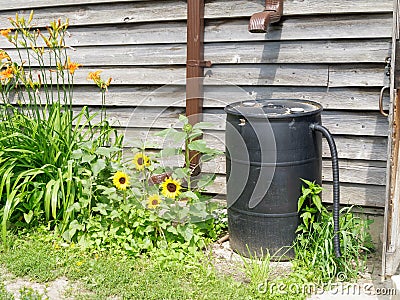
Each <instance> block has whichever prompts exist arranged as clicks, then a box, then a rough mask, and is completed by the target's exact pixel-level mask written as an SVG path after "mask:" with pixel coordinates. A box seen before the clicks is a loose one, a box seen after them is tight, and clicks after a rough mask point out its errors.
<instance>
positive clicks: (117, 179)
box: [113, 171, 129, 191]
mask: <svg viewBox="0 0 400 300" xmlns="http://www.w3.org/2000/svg"><path fill="white" fill-rule="evenodd" d="M113 183H114V185H115V187H116V188H117V189H119V190H123V191H124V190H126V188H127V187H128V186H129V176H128V175H127V174H126V173H124V172H121V171H117V172H116V173H115V174H114V177H113Z"/></svg>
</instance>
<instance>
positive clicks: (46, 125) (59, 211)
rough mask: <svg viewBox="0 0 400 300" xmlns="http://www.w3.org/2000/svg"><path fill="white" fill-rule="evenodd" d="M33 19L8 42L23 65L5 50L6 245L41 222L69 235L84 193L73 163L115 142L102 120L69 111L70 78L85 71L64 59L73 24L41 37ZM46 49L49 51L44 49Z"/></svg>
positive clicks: (1, 143) (0, 192)
mask: <svg viewBox="0 0 400 300" xmlns="http://www.w3.org/2000/svg"><path fill="white" fill-rule="evenodd" d="M32 17H33V14H31V15H30V17H29V19H28V20H25V19H24V18H23V17H19V16H18V15H16V18H15V19H10V22H11V24H12V26H13V27H14V28H13V29H12V30H11V32H10V33H9V34H8V35H7V38H8V40H9V42H10V43H12V44H13V45H14V46H15V48H16V50H17V53H18V57H19V61H12V60H11V58H10V56H9V55H8V54H7V53H6V52H5V51H4V50H0V54H1V57H2V59H1V70H2V71H1V73H0V74H1V76H2V77H1V79H0V80H1V85H0V95H1V99H2V105H1V108H0V120H1V122H0V162H1V167H0V175H1V178H2V179H1V182H0V218H1V220H2V221H1V228H2V240H3V241H4V242H5V241H6V232H7V230H8V229H10V228H12V229H15V228H21V227H31V226H37V225H38V224H39V223H41V222H43V221H46V222H49V221H50V222H52V224H53V226H55V225H59V228H58V230H60V231H64V230H65V228H66V227H67V226H68V224H69V222H70V221H71V211H69V210H68V208H69V207H70V206H71V205H73V204H74V203H75V201H76V199H77V198H78V197H79V194H80V193H81V190H82V187H81V186H80V185H79V183H78V182H79V180H76V178H77V177H79V176H80V175H79V172H80V170H81V169H80V166H79V165H78V164H77V161H76V160H74V159H73V158H72V156H73V153H74V151H76V150H77V149H80V147H81V146H82V144H84V143H87V142H91V143H92V145H93V149H97V148H99V147H101V146H106V145H107V146H109V145H110V144H111V137H112V135H115V130H113V129H112V128H111V127H110V126H109V124H108V123H107V122H106V121H103V122H101V123H96V122H95V121H94V120H95V118H96V117H97V115H96V114H93V113H90V112H89V110H88V108H87V107H83V108H82V109H81V110H80V111H78V112H74V111H73V109H72V96H73V78H74V73H75V70H76V69H77V68H78V67H79V66H80V65H79V64H77V63H73V62H71V61H70V59H69V57H68V56H67V52H66V49H67V46H66V45H65V40H64V38H65V35H66V30H67V28H68V22H65V23H61V21H54V22H51V23H50V26H49V27H48V33H47V34H43V33H41V32H40V30H33V29H32V28H31V22H32ZM43 42H44V43H45V44H46V46H47V48H44V47H41V46H39V44H40V43H43ZM34 66H37V68H35V69H34V68H33V67H34ZM102 92H103V91H102ZM103 94H104V93H103ZM14 104H17V105H14ZM102 118H103V117H102ZM93 136H96V138H93ZM120 144H121V138H120V137H116V139H115V146H116V147H118V146H119V145H120ZM99 164H101V162H98V164H97V165H95V167H98V165H99Z"/></svg>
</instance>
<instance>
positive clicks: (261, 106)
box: [225, 99, 322, 118]
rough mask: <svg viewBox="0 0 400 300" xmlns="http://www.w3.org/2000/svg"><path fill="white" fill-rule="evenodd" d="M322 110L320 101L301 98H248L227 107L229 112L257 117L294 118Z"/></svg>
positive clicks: (226, 110)
mask: <svg viewBox="0 0 400 300" xmlns="http://www.w3.org/2000/svg"><path fill="white" fill-rule="evenodd" d="M321 111H322V106H321V105H320V104H319V103H317V102H314V101H308V100H301V99H261V100H246V101H240V102H235V103H232V104H229V105H227V106H226V107H225V112H226V113H228V114H233V115H240V116H244V117H256V118H257V117H259V118H265V117H268V118H293V117H300V116H305V115H312V114H317V113H319V112H321Z"/></svg>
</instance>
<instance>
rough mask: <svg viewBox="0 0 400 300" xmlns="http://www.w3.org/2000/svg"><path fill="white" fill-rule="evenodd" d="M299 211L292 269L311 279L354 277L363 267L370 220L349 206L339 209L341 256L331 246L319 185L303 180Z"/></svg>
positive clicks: (328, 214)
mask: <svg viewBox="0 0 400 300" xmlns="http://www.w3.org/2000/svg"><path fill="white" fill-rule="evenodd" d="M303 181H304V183H305V184H306V186H305V187H304V186H303V189H302V195H301V197H300V198H299V211H300V212H301V215H300V217H301V220H302V223H301V224H300V225H299V227H298V229H297V231H298V233H299V234H298V237H297V239H296V241H295V244H294V249H295V253H296V259H295V269H300V270H302V271H303V272H305V276H306V277H307V279H308V280H309V281H311V282H317V283H327V282H333V281H335V280H336V279H337V278H336V277H337V276H338V274H340V276H341V277H344V278H346V279H349V280H351V279H356V278H357V275H358V273H359V272H360V271H363V269H364V263H365V260H366V255H367V254H368V253H369V252H370V249H369V248H368V247H367V246H370V245H371V243H370V235H369V233H368V229H369V225H370V222H369V221H367V220H364V219H362V218H361V217H358V216H356V215H355V214H354V213H353V212H352V207H345V208H342V209H341V210H340V216H339V224H340V232H339V236H340V244H341V252H342V257H339V258H337V257H336V256H335V254H334V247H333V236H334V233H333V232H334V230H333V228H334V226H333V216H332V212H329V211H328V210H327V209H326V208H325V207H324V206H323V205H322V203H321V199H320V197H319V193H320V192H321V191H322V188H321V187H320V186H319V185H317V184H315V183H313V182H310V181H306V180H303Z"/></svg>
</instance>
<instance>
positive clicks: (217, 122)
mask: <svg viewBox="0 0 400 300" xmlns="http://www.w3.org/2000/svg"><path fill="white" fill-rule="evenodd" d="M184 113H185V111H184V109H180V108H154V107H152V108H147V107H137V108H125V109H109V110H108V113H107V114H108V116H109V118H110V120H111V121H118V123H119V124H120V125H119V126H121V127H135V128H146V127H149V128H152V127H153V128H167V127H170V126H171V125H173V126H179V125H178V116H179V114H184ZM202 118H203V120H204V121H205V122H209V123H212V124H213V126H210V128H209V129H212V130H225V122H226V114H225V113H224V112H223V111H222V110H215V109H205V110H203V113H202ZM322 124H324V126H326V127H327V128H328V129H329V130H330V131H331V133H332V134H336V135H354V136H382V137H387V136H388V122H387V118H385V117H383V116H381V115H380V114H378V113H370V114H368V115H366V114H364V113H355V112H336V111H326V112H323V113H322ZM354 138H355V139H356V137H354Z"/></svg>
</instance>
